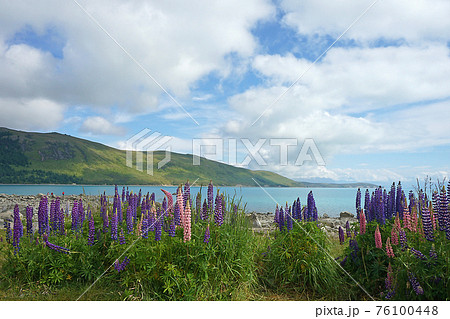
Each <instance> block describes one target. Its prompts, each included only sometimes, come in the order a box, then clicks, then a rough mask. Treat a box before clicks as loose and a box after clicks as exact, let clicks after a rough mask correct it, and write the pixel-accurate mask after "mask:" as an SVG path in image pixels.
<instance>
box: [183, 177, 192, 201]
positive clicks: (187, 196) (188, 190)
mask: <svg viewBox="0 0 450 319" xmlns="http://www.w3.org/2000/svg"><path fill="white" fill-rule="evenodd" d="M190 198H191V186H190V185H189V180H188V181H187V182H186V184H184V192H183V207H186V203H187V201H188V200H189V199H190Z"/></svg>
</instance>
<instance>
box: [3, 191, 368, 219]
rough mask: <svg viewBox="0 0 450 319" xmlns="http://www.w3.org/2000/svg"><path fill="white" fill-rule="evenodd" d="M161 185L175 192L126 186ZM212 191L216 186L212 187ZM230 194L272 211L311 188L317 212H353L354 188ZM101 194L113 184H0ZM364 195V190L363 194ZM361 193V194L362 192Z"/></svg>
mask: <svg viewBox="0 0 450 319" xmlns="http://www.w3.org/2000/svg"><path fill="white" fill-rule="evenodd" d="M161 188H164V189H166V190H168V191H171V192H172V193H175V191H176V187H170V186H164V187H161V186H129V187H128V189H129V190H130V191H133V192H136V193H137V192H139V189H142V193H143V194H147V192H150V194H151V193H153V192H154V193H155V195H156V200H157V201H161V200H162V199H163V193H162V192H161ZM214 189H215V191H214V192H216V190H217V187H214ZM219 189H220V190H221V191H223V192H225V193H226V194H227V195H229V196H236V198H238V199H239V198H242V202H245V203H247V211H248V212H252V211H256V212H273V211H274V210H275V205H276V203H279V204H282V205H285V204H286V202H288V203H289V204H292V202H293V201H294V200H295V199H297V197H299V198H300V202H301V204H302V205H305V204H306V199H307V195H308V193H309V191H310V190H312V192H313V194H314V199H315V201H316V206H317V209H318V213H319V215H323V214H325V213H326V214H328V215H329V216H330V217H335V216H339V213H340V212H342V211H348V212H351V213H355V199H356V191H357V189H355V188H292V187H287V188H284V187H268V188H264V189H261V188H259V187H219ZM199 190H200V187H195V186H194V187H191V197H192V198H195V197H194V196H195V195H196V194H197V192H198V191H199ZM63 192H64V194H65V195H79V194H82V193H85V194H86V195H100V194H103V192H106V194H107V195H114V186H106V185H84V186H83V185H0V193H5V194H16V195H36V194H38V193H44V194H46V193H54V194H55V195H61V194H62V193H63ZM119 193H120V194H121V193H122V187H121V186H119ZM363 194H364V193H363ZM363 196H364V195H363ZM205 197H206V188H205V187H203V188H202V198H205Z"/></svg>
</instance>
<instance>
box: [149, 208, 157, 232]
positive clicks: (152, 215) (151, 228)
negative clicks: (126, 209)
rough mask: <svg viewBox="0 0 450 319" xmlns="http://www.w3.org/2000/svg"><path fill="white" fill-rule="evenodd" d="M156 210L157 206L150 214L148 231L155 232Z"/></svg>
mask: <svg viewBox="0 0 450 319" xmlns="http://www.w3.org/2000/svg"><path fill="white" fill-rule="evenodd" d="M156 217H157V216H156V209H155V206H152V208H151V210H150V212H149V213H148V223H147V225H148V227H149V228H148V230H149V231H154V230H155V224H156Z"/></svg>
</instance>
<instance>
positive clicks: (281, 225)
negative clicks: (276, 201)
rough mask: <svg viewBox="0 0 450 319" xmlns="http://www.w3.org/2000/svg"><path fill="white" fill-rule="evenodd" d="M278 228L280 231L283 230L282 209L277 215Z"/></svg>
mask: <svg viewBox="0 0 450 319" xmlns="http://www.w3.org/2000/svg"><path fill="white" fill-rule="evenodd" d="M278 227H279V228H280V231H283V228H284V211H283V207H281V208H280V213H279V214H278Z"/></svg>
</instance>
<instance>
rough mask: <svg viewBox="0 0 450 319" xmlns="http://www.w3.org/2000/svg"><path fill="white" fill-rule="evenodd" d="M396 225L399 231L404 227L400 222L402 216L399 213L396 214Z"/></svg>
mask: <svg viewBox="0 0 450 319" xmlns="http://www.w3.org/2000/svg"><path fill="white" fill-rule="evenodd" d="M394 226H395V230H396V231H397V232H399V231H400V230H401V229H402V225H401V223H400V217H399V216H398V214H397V216H395V221H394Z"/></svg>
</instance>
